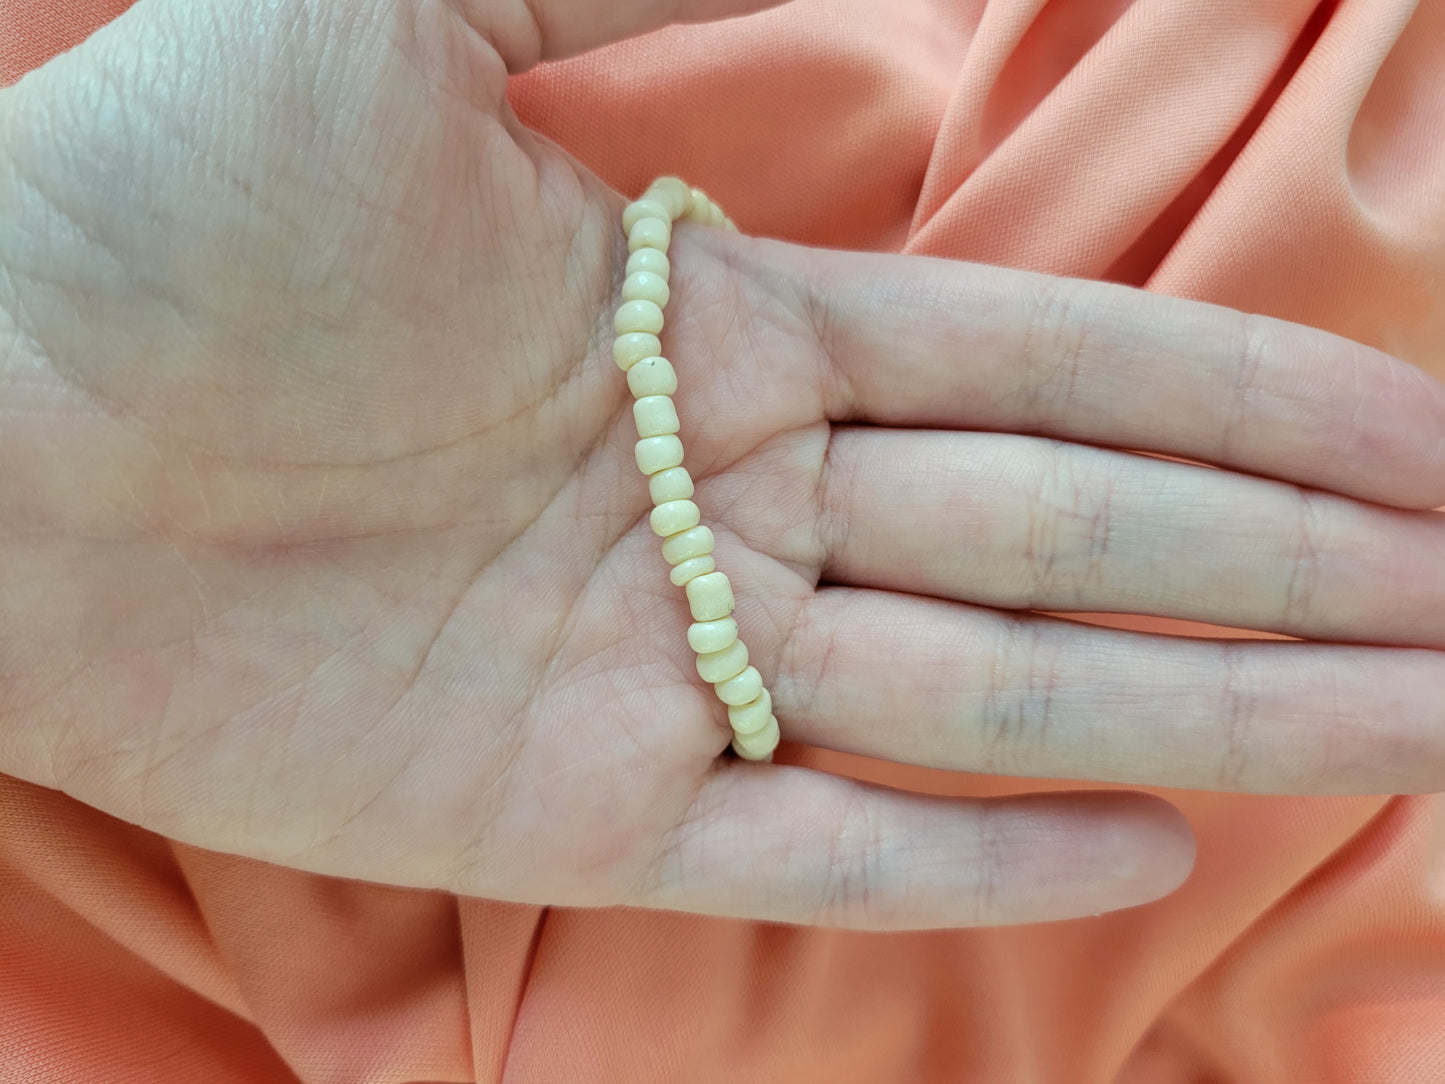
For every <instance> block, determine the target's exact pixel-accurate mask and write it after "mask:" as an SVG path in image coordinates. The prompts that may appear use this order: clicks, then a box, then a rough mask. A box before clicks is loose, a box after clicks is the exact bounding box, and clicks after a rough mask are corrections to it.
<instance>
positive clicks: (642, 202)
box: [622, 196, 677, 233]
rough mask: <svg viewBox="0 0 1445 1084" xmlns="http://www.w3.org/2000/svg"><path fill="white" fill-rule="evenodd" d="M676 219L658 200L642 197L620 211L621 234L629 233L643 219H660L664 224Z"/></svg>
mask: <svg viewBox="0 0 1445 1084" xmlns="http://www.w3.org/2000/svg"><path fill="white" fill-rule="evenodd" d="M675 217H677V216H676V215H674V214H673V213H672V208H671V207H669V206H668V205H667V203H666V202H665V201H663V200H660V199H653V198H652V197H651V196H643V197H642V198H641V199H635V200H633V201H632V202H631V203H629V204H628V205H627V206H626V207H624V208H623V209H622V232H623V233H631V232H632V227H633V226H635V225H637V223H638V222H640V221H641V220H642V219H644V218H660V219H662V220H663V221H664V222H666V221H668V220H669V219H672V218H675Z"/></svg>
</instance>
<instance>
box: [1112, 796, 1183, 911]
mask: <svg viewBox="0 0 1445 1084" xmlns="http://www.w3.org/2000/svg"><path fill="white" fill-rule="evenodd" d="M1108 797H1109V799H1110V803H1109V804H1110V805H1112V807H1113V808H1112V809H1110V810H1109V811H1108V812H1109V816H1110V818H1111V821H1112V827H1111V829H1110V837H1109V839H1108V842H1107V846H1106V848H1105V852H1106V853H1107V855H1108V858H1107V861H1110V862H1111V863H1112V865H1113V872H1114V877H1115V879H1116V882H1117V884H1118V885H1119V887H1120V888H1121V890H1124V891H1127V892H1130V893H1132V894H1133V895H1134V897H1135V898H1134V902H1133V903H1126V904H1121V906H1126V907H1128V906H1137V905H1138V904H1141V903H1150V902H1152V901H1154V900H1157V899H1161V898H1163V897H1164V896H1167V895H1169V894H1170V893H1171V892H1174V891H1175V890H1176V889H1178V888H1179V887H1180V886H1181V885H1183V884H1184V882H1185V881H1187V880H1188V879H1189V875H1190V873H1192V872H1193V870H1194V860H1195V856H1196V852H1197V847H1196V843H1195V838H1194V830H1193V828H1192V827H1190V824H1189V820H1188V818H1186V817H1185V816H1184V814H1183V813H1181V812H1180V811H1179V810H1178V809H1177V808H1176V807H1174V806H1173V805H1171V804H1170V803H1168V802H1166V801H1165V800H1164V799H1163V798H1159V797H1156V796H1155V795H1152V794H1134V793H1130V794H1112V795H1109V796H1108Z"/></svg>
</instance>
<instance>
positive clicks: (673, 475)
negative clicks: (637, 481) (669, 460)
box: [647, 467, 693, 504]
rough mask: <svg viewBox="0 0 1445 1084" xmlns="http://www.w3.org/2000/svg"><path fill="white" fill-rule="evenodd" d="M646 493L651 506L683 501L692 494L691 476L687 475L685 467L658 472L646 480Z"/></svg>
mask: <svg viewBox="0 0 1445 1084" xmlns="http://www.w3.org/2000/svg"><path fill="white" fill-rule="evenodd" d="M647 492H648V494H649V495H651V497H652V503H653V504H665V503H666V502H667V501H685V500H687V499H688V498H689V497H691V496H692V493H693V487H692V475H690V474H688V473H687V468H686V467H672V468H670V469H668V470H664V471H658V472H657V473H656V474H654V475H653V476H652V477H651V478H649V479H648V480H647Z"/></svg>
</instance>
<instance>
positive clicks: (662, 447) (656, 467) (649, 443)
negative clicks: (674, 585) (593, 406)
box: [635, 433, 712, 563]
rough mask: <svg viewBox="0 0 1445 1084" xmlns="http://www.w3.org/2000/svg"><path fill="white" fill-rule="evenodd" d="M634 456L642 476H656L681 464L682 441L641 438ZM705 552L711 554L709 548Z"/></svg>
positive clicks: (669, 438)
mask: <svg viewBox="0 0 1445 1084" xmlns="http://www.w3.org/2000/svg"><path fill="white" fill-rule="evenodd" d="M635 454H636V456H637V469H638V470H640V471H641V472H642V473H643V474H656V473H657V472H658V471H660V470H667V468H668V467H676V466H677V465H678V464H680V463H681V462H682V441H680V440H678V439H677V437H676V436H674V435H673V434H671V433H669V434H668V435H667V436H664V437H643V438H642V439H641V440H639V441H638V442H637V448H636V449H635ZM709 533H711V532H709ZM668 541H671V539H669V540H668ZM707 552H709V553H711V552H712V550H711V548H709V549H708V551H707ZM689 556H693V555H692V554H689ZM672 563H675V562H672Z"/></svg>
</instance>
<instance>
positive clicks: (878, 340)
mask: <svg viewBox="0 0 1445 1084" xmlns="http://www.w3.org/2000/svg"><path fill="white" fill-rule="evenodd" d="M779 255H781V256H782V257H783V258H784V259H786V260H791V261H793V262H794V264H795V266H796V267H797V271H798V274H799V281H800V282H801V283H802V286H801V288H802V290H803V291H804V295H805V296H804V297H803V299H802V303H803V304H804V306H805V307H806V310H807V311H808V312H809V314H810V315H811V317H812V319H813V323H814V330H815V332H816V334H817V338H818V343H819V346H820V350H821V354H822V357H821V359H820V362H821V368H822V376H821V379H822V381H823V383H824V385H825V395H826V397H827V401H828V406H829V411H830V416H831V417H832V418H833V420H837V421H843V420H846V421H865V422H872V423H875V424H883V425H893V426H910V427H940V428H950V429H958V428H969V429H987V430H998V431H1007V432H1014V433H1037V434H1045V435H1048V436H1053V437H1060V438H1063V439H1067V440H1077V441H1083V442H1087V443H1091V444H1104V445H1111V446H1114V447H1122V448H1129V449H1133V450H1138V451H1149V452H1158V453H1163V454H1167V455H1174V456H1181V457H1184V458H1187V459H1194V460H1198V461H1200V462H1203V463H1210V464H1215V465H1218V466H1224V467H1231V468H1234V469H1236V470H1240V471H1244V472H1248V473H1253V474H1260V475H1265V476H1268V477H1273V478H1279V479H1283V480H1286V481H1290V482H1295V483H1297V484H1302V485H1307V486H1313V487H1318V488H1321V489H1329V490H1333V491H1335V492H1338V493H1343V494H1347V495H1349V496H1353V497H1360V498H1363V499H1366V500H1372V501H1377V502H1380V503H1384V504H1391V505H1396V506H1399V507H1404V508H1434V507H1436V506H1438V505H1440V504H1442V503H1445V387H1442V385H1441V384H1439V383H1438V382H1437V381H1435V380H1434V379H1432V378H1431V377H1429V376H1427V375H1426V374H1425V373H1424V372H1422V371H1421V370H1419V369H1417V368H1415V367H1414V366H1411V365H1408V364H1406V363H1404V362H1402V361H1399V360H1397V359H1395V358H1392V357H1390V356H1388V355H1386V354H1383V353H1381V352H1380V351H1378V350H1373V349H1371V348H1370V347H1367V346H1362V345H1360V344H1359V343H1355V342H1351V341H1349V340H1348V339H1343V338H1340V337H1339V336H1336V335H1331V334H1329V333H1327V332H1323V331H1319V330H1317V329H1314V328H1308V327H1304V326H1301V325H1298V324H1291V323H1288V322H1286V321H1283V320H1275V319H1271V318H1268V317H1263V316H1254V315H1250V314H1247V313H1241V312H1236V311H1234V310H1232V309H1226V308H1223V307H1220V306H1217V305H1208V304H1204V303H1201V302H1196V301H1186V300H1182V299H1179V298H1172V297H1164V296H1161V295H1157V294H1150V293H1147V292H1145V291H1143V290H1136V289H1132V288H1130V287H1125V286H1116V285H1112V284H1108V283H1098V282H1087V281H1082V280H1074V279H1059V278H1053V277H1051V276H1048V275H1039V274H1033V273H1030V272H1023V271H1012V270H1007V269H1003V268H996V267H984V266H981V265H978V264H967V263H958V262H954V261H947V260H939V259H932V258H925V257H903V256H881V255H865V254H849V253H837V252H827V253H823V252H817V251H812V250H799V249H793V250H791V252H787V253H780V254H779Z"/></svg>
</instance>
